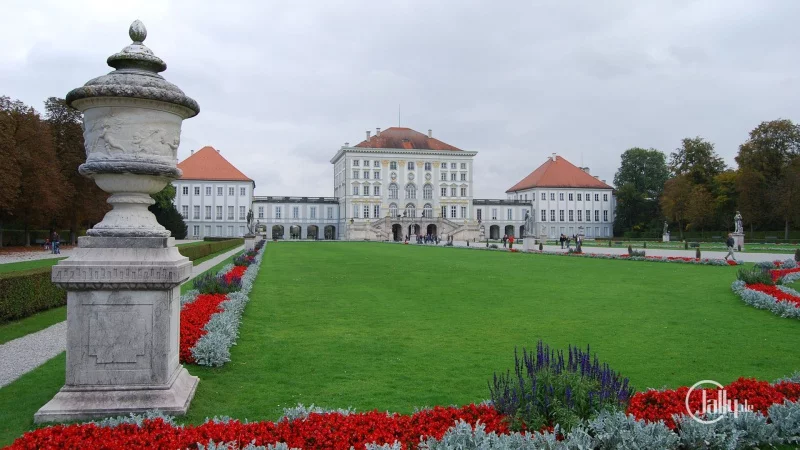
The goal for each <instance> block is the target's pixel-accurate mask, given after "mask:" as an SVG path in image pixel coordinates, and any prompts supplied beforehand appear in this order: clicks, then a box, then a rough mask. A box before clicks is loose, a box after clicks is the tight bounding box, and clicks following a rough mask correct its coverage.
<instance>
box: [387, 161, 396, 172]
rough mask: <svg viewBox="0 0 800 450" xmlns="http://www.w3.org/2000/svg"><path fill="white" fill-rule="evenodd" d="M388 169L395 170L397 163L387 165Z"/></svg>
mask: <svg viewBox="0 0 800 450" xmlns="http://www.w3.org/2000/svg"><path fill="white" fill-rule="evenodd" d="M389 168H390V169H392V170H397V161H392V162H390V163H389Z"/></svg>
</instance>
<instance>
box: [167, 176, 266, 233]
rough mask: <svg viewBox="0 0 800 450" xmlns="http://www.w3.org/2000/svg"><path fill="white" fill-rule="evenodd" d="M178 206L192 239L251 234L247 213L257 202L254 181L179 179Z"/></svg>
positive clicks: (177, 190) (175, 182) (176, 186)
mask: <svg viewBox="0 0 800 450" xmlns="http://www.w3.org/2000/svg"><path fill="white" fill-rule="evenodd" d="M172 184H173V185H174V186H175V189H176V194H175V208H177V209H178V212H179V213H181V215H182V216H183V220H184V222H186V225H187V226H188V228H189V230H188V233H187V235H186V237H187V238H188V239H203V238H204V237H241V236H243V235H244V234H246V233H247V212H248V211H249V210H250V208H251V207H252V205H253V190H254V188H255V183H254V182H252V181H211V180H186V179H179V180H175V181H173V182H172Z"/></svg>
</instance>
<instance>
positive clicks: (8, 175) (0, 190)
mask: <svg viewBox="0 0 800 450" xmlns="http://www.w3.org/2000/svg"><path fill="white" fill-rule="evenodd" d="M22 106H24V105H22V103H21V102H19V101H17V102H12V101H11V99H10V98H8V97H0V161H2V164H0V247H2V246H3V223H4V221H5V220H7V219H8V218H11V217H12V216H13V215H14V205H15V204H16V203H17V198H18V197H19V188H20V184H21V183H22V177H21V174H20V171H19V161H18V158H17V148H16V147H17V145H16V141H15V139H14V134H15V131H16V120H15V118H14V115H13V113H14V111H15V110H17V109H20V108H22Z"/></svg>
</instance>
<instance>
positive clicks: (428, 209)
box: [422, 203, 433, 219]
mask: <svg viewBox="0 0 800 450" xmlns="http://www.w3.org/2000/svg"><path fill="white" fill-rule="evenodd" d="M422 217H425V218H427V219H431V218H433V206H431V204H430V203H425V207H424V208H423V209H422Z"/></svg>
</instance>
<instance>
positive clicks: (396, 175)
mask: <svg viewBox="0 0 800 450" xmlns="http://www.w3.org/2000/svg"><path fill="white" fill-rule="evenodd" d="M476 154H477V152H475V151H469V150H464V149H461V148H458V147H455V146H453V145H450V144H448V143H445V142H443V141H441V140H439V139H437V138H434V137H433V133H432V131H431V130H428V133H427V134H424V133H420V132H417V131H414V130H412V129H410V128H401V127H392V128H388V129H386V130H383V131H381V129H380V128H377V129H376V130H375V134H372V133H371V132H369V131H367V132H366V136H365V139H364V140H363V141H362V142H360V143H358V144H356V145H353V146H351V145H350V144H349V143H345V145H343V146H342V147H341V148H339V150H338V151H337V152H336V154H335V155H334V156H333V158H331V161H330V162H331V164H332V166H333V196H332V197H302V196H271V195H270V196H255V195H254V193H253V191H254V189H255V183H254V182H253V180H251V179H250V178H248V177H247V176H246V175H244V174H243V173H242V172H240V171H239V170H238V169H236V168H235V167H234V166H233V165H231V164H230V163H229V162H228V161H227V160H226V159H225V158H223V157H222V155H221V154H220V152H219V151H217V150H215V149H214V148H212V147H203V148H202V149H201V150H199V151H197V152H192V155H191V156H189V157H188V158H187V159H186V160H184V161H183V162H181V163H180V164H179V165H178V167H179V168H180V169H181V170H183V176H182V177H181V178H180V179H179V180H177V181H175V183H174V184H175V186H176V188H177V190H178V192H177V195H176V197H175V206H176V207H177V209H178V211H179V212H181V214H183V216H184V219H185V220H186V222H187V225H188V226H189V237H190V238H198V239H201V238H203V237H206V236H241V235H243V234H244V233H245V232H246V217H247V210H249V209H252V211H253V214H254V220H255V221H256V222H257V223H258V226H259V227H260V228H262V229H265V230H266V232H267V234H268V236H270V237H271V238H274V239H336V240H370V241H385V240H395V241H399V240H403V239H405V238H406V237H407V236H408V237H411V236H414V235H419V234H421V235H426V234H430V235H435V236H438V237H440V238H443V239H444V238H447V237H452V238H453V239H454V240H462V241H463V240H470V241H471V240H482V239H486V238H490V239H500V238H501V237H502V236H503V235H513V236H515V237H520V236H523V235H524V233H525V230H524V225H525V218H526V216H527V215H528V214H531V215H532V216H533V219H534V223H535V225H536V230H535V231H534V233H535V234H536V235H537V236H542V235H546V236H548V237H550V238H553V237H557V236H558V235H559V234H562V233H563V234H569V235H573V234H579V233H583V232H585V235H586V237H601V236H610V233H611V230H612V229H613V212H614V198H613V189H612V188H611V187H610V186H608V185H607V184H605V182H604V181H601V180H599V179H597V178H596V177H592V176H591V175H589V173H588V168H578V167H576V166H574V165H572V164H571V163H569V162H568V161H566V160H565V159H563V158H562V157H559V156H557V155H555V154H554V155H553V157H552V158H548V160H547V162H545V163H544V164H542V166H540V167H539V168H538V169H536V170H535V171H533V172H532V173H531V174H530V175H528V176H527V177H525V178H524V179H523V180H522V181H520V182H519V183H517V184H516V185H515V186H513V187H512V188H510V189H509V190H508V191H506V194H507V198H506V199H497V200H491V199H476V198H474V192H473V189H474V183H473V182H474V164H473V158H474V157H475V155H476ZM537 210H538V213H537Z"/></svg>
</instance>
